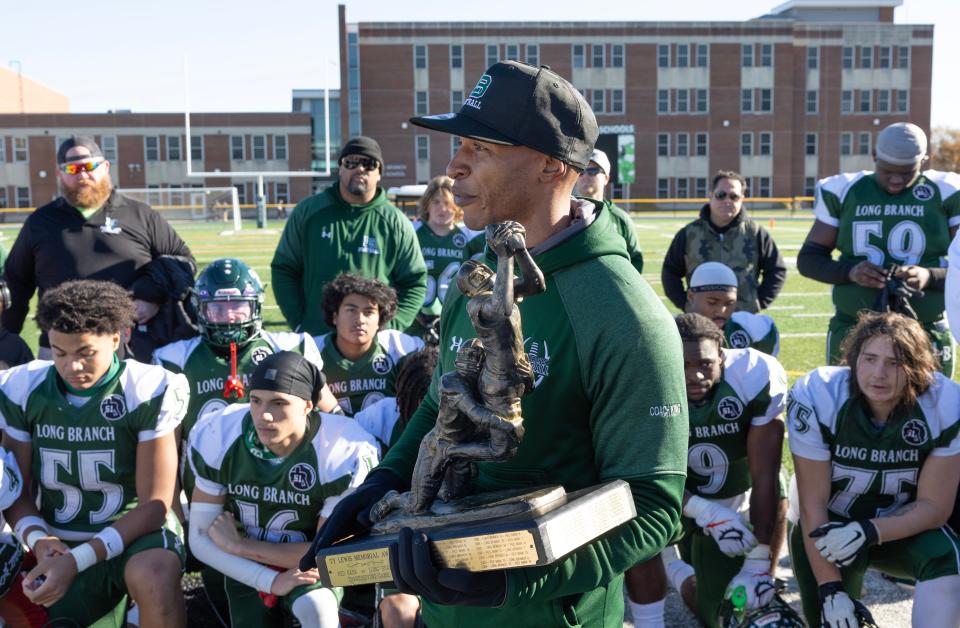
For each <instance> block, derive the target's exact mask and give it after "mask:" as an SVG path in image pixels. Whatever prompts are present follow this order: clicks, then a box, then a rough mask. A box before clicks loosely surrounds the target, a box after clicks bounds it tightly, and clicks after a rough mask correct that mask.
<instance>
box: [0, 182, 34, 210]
mask: <svg viewBox="0 0 960 628" xmlns="http://www.w3.org/2000/svg"><path fill="white" fill-rule="evenodd" d="M13 194H14V204H13V207H33V204H32V203H31V202H30V188H14V191H13ZM4 207H10V205H9V204H8V203H7V188H6V187H4V186H2V185H0V208H4Z"/></svg>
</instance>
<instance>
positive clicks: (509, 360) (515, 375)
mask: <svg viewBox="0 0 960 628" xmlns="http://www.w3.org/2000/svg"><path fill="white" fill-rule="evenodd" d="M524 234H525V232H524V229H523V226H522V225H520V224H519V223H517V222H505V223H498V224H493V225H489V226H487V228H486V238H487V245H488V246H489V247H490V249H491V250H492V251H493V252H494V253H496V255H497V272H496V274H494V272H493V271H492V270H490V269H489V268H488V267H487V266H485V265H484V264H481V263H479V262H476V261H474V260H469V261H467V262H465V263H464V264H463V265H462V266H461V267H460V271H459V273H458V274H457V287H458V288H459V289H460V291H461V292H462V293H463V294H464V295H466V296H467V297H469V301H468V302H467V313H468V314H469V316H470V320H471V322H472V323H473V327H474V329H475V330H476V332H477V338H475V339H472V340H470V341H468V342H466V343H464V344H463V345H462V346H461V347H460V349H459V351H458V352H457V356H456V360H455V370H454V371H452V372H450V373H446V374H444V375H443V376H442V377H441V379H440V390H439V392H440V409H439V412H438V414H437V423H436V425H435V426H434V428H433V429H432V430H431V431H430V432H428V433H427V435H426V436H425V437H424V439H423V442H422V443H421V444H420V452H419V454H418V455H417V463H416V466H415V467H414V471H413V478H412V481H411V490H410V492H409V493H404V494H403V495H400V494H398V493H396V492H393V493H388V494H387V495H386V496H384V498H383V499H382V500H381V501H380V502H379V503H378V504H376V505H375V506H374V507H373V509H372V511H371V519H372V520H373V521H380V520H382V519H384V518H385V517H386V516H387V515H388V514H389V513H391V512H392V511H394V510H397V509H400V510H402V511H403V512H404V514H407V515H420V514H424V513H427V512H428V511H430V508H431V506H432V505H433V503H434V500H435V499H436V498H437V497H439V498H440V499H441V500H442V501H448V500H450V499H453V498H458V497H462V496H463V495H464V494H465V493H466V492H467V491H468V489H469V485H470V479H471V478H472V477H473V475H475V469H476V463H477V462H479V461H501V460H508V459H510V458H512V457H513V455H514V454H515V453H516V451H517V447H518V446H519V445H520V440H521V439H522V438H523V417H522V416H521V408H520V398H521V397H522V396H523V395H525V394H526V393H528V392H530V391H531V390H533V371H532V370H531V368H530V360H529V359H528V357H527V354H526V352H525V351H524V349H523V332H522V329H521V325H520V310H519V308H517V305H516V304H517V303H518V302H519V301H520V300H522V299H523V297H524V296H528V295H532V294H537V293H539V292H543V291H544V290H545V289H546V288H545V285H544V279H543V274H542V273H541V272H540V269H539V268H537V265H536V264H535V263H534V261H533V258H532V257H531V255H530V252H529V251H527V249H526V242H525V241H524ZM514 262H516V266H517V267H518V269H519V271H520V276H519V277H516V278H515V277H514Z"/></svg>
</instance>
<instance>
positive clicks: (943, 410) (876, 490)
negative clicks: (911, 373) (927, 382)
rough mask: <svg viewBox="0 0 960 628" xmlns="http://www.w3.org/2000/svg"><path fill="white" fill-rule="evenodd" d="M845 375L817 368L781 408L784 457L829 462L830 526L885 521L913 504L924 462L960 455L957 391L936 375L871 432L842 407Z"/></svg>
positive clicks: (853, 407)
mask: <svg viewBox="0 0 960 628" xmlns="http://www.w3.org/2000/svg"><path fill="white" fill-rule="evenodd" d="M849 379H850V369H849V367H845V366H822V367H820V368H818V369H815V370H813V371H810V372H809V373H807V374H806V375H804V376H803V377H802V378H800V379H799V380H797V381H796V383H794V385H793V388H792V389H791V390H790V399H789V401H788V408H787V414H788V420H787V426H788V429H789V434H790V439H789V441H790V451H791V452H793V454H794V455H795V456H800V457H801V458H807V459H810V460H822V461H830V463H831V466H832V468H833V481H832V483H831V486H830V501H829V503H828V504H827V509H828V510H829V515H830V518H831V519H832V520H850V519H869V518H872V517H882V516H886V515H889V514H891V513H892V512H893V511H895V510H897V509H898V508H900V507H902V506H903V505H904V504H908V503H910V502H912V501H914V500H915V499H916V498H917V482H918V480H919V477H920V470H921V469H922V468H923V463H924V461H925V460H926V459H927V456H931V455H933V456H953V455H955V454H957V453H960V438H958V436H957V434H958V432H960V416H958V414H957V408H960V384H957V383H955V382H953V381H951V380H949V379H947V378H946V377H944V376H943V375H942V374H941V373H939V372H938V373H934V382H933V384H932V385H931V386H930V388H929V389H927V391H926V392H925V393H923V394H922V395H920V397H919V398H918V399H917V404H916V406H915V407H914V408H912V409H911V411H910V412H909V413H907V414H906V416H904V417H902V418H901V419H900V420H897V421H892V422H889V423H887V424H886V425H883V426H882V427H877V426H876V425H874V423H873V421H872V420H871V419H870V416H869V412H868V411H867V410H866V409H865V406H864V404H862V403H856V402H851V401H850V386H849Z"/></svg>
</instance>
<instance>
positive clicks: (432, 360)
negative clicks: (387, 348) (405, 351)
mask: <svg viewBox="0 0 960 628" xmlns="http://www.w3.org/2000/svg"><path fill="white" fill-rule="evenodd" d="M438 358H439V351H438V350H437V347H435V346H433V345H427V346H426V347H424V348H423V349H421V350H420V351H417V352H416V353H413V354H410V355H409V356H407V357H406V358H404V360H403V362H402V363H401V366H400V371H399V372H398V373H397V383H396V388H397V409H398V410H399V411H400V418H399V420H398V423H399V425H400V430H401V431H403V429H405V428H406V426H407V423H408V422H409V421H410V417H412V416H413V413H414V412H416V411H417V408H418V407H420V402H421V401H423V398H424V397H425V396H426V394H427V390H428V389H429V388H430V382H431V381H432V378H433V371H434V370H435V369H436V368H437V360H438Z"/></svg>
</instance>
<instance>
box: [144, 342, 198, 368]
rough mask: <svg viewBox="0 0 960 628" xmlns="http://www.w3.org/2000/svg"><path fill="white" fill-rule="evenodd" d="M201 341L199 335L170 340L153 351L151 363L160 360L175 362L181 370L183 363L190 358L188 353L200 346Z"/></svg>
mask: <svg viewBox="0 0 960 628" xmlns="http://www.w3.org/2000/svg"><path fill="white" fill-rule="evenodd" d="M201 342H202V338H200V336H195V337H193V338H187V339H186V340H178V341H176V342H171V343H170V344H168V345H164V346H162V347H160V348H159V349H157V350H156V351H154V352H153V363H154V364H160V362H161V360H162V361H163V362H169V363H170V364H176V365H177V366H178V367H179V368H180V370H183V367H184V365H185V364H186V363H187V360H188V359H189V358H190V354H192V353H193V351H194V349H196V348H197V347H199V346H200V343H201Z"/></svg>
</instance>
